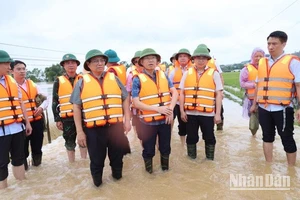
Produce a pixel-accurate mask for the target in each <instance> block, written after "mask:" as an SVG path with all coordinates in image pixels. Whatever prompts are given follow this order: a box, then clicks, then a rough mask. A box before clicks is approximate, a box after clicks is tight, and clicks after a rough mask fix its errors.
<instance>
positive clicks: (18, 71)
mask: <svg viewBox="0 0 300 200" xmlns="http://www.w3.org/2000/svg"><path fill="white" fill-rule="evenodd" d="M11 70H12V73H13V76H14V79H15V80H16V81H17V83H18V85H19V87H20V89H21V91H22V101H23V103H24V105H25V108H26V111H27V116H28V119H29V121H30V124H31V127H32V133H31V135H29V136H27V137H26V140H25V161H24V166H25V170H27V169H28V163H27V157H28V156H29V150H28V148H29V142H30V147H31V157H32V165H33V166H39V165H40V164H41V163H42V154H43V153H42V146H43V139H44V119H43V116H42V113H43V111H44V110H45V109H47V107H48V104H49V100H48V99H46V100H45V101H43V102H42V104H41V105H40V106H39V107H37V105H36V102H35V98H36V96H37V95H38V94H42V95H44V96H46V95H45V94H43V93H42V91H41V90H40V88H39V87H38V86H37V85H36V84H35V83H34V82H33V81H32V80H26V64H25V63H24V62H22V61H20V60H15V61H14V62H13V63H12V65H11Z"/></svg>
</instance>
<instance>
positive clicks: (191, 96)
mask: <svg viewBox="0 0 300 200" xmlns="http://www.w3.org/2000/svg"><path fill="white" fill-rule="evenodd" d="M185 97H187V98H195V99H196V98H203V99H209V100H215V99H216V98H213V97H207V96H203V95H197V96H193V95H185Z"/></svg>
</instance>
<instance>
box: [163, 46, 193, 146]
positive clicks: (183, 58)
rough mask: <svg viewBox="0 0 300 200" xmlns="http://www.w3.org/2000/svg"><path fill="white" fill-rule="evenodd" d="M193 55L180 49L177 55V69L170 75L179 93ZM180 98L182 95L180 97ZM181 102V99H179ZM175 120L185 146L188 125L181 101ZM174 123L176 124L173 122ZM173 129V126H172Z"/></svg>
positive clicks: (176, 109) (175, 111)
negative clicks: (182, 116)
mask: <svg viewBox="0 0 300 200" xmlns="http://www.w3.org/2000/svg"><path fill="white" fill-rule="evenodd" d="M190 58H191V54H190V51H189V50H188V49H180V50H179V51H178V53H176V55H175V62H176V63H177V64H176V65H175V69H174V70H173V71H172V72H171V73H170V76H169V78H170V80H171V81H172V83H173V85H174V87H175V88H176V89H177V91H178V92H179V83H180V81H181V78H182V75H183V73H184V72H186V71H187V70H188V68H189V67H191V66H192V62H191V59H190ZM179 96H180V95H179ZM178 100H179V99H178ZM173 115H174V119H175V118H176V117H177V120H178V134H179V135H180V139H181V144H182V145H184V144H185V143H186V141H185V140H186V123H185V122H184V121H182V120H181V115H180V108H179V101H177V104H176V106H175V108H174V114H173ZM173 123H174V122H173ZM172 128H173V124H172Z"/></svg>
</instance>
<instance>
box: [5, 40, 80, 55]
mask: <svg viewBox="0 0 300 200" xmlns="http://www.w3.org/2000/svg"><path fill="white" fill-rule="evenodd" d="M0 44H1V45H6V46H13V47H21V48H27V49H35V50H42V51H52V52H58V53H73V54H80V55H85V54H82V53H74V52H66V51H60V50H54V49H44V48H38V47H30V46H23V45H16V44H8V43H2V42H0Z"/></svg>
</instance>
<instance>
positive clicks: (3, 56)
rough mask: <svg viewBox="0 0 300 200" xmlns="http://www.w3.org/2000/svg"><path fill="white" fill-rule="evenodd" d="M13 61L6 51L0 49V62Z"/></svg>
mask: <svg viewBox="0 0 300 200" xmlns="http://www.w3.org/2000/svg"><path fill="white" fill-rule="evenodd" d="M7 62H9V63H10V62H13V59H11V58H10V56H9V55H8V53H7V52H6V51H3V50H0V63H7Z"/></svg>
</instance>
